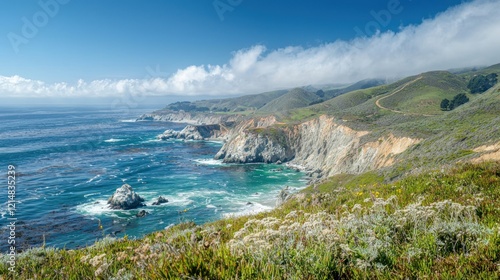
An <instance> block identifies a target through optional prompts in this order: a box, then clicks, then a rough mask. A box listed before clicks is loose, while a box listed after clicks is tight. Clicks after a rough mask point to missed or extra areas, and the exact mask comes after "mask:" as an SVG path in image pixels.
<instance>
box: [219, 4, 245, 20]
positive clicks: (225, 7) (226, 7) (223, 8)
mask: <svg viewBox="0 0 500 280" xmlns="http://www.w3.org/2000/svg"><path fill="white" fill-rule="evenodd" d="M241 3H243V0H214V2H212V5H213V6H214V9H215V12H217V15H218V16H219V19H220V21H224V14H225V13H226V12H232V11H234V8H236V7H238V6H239V5H241Z"/></svg>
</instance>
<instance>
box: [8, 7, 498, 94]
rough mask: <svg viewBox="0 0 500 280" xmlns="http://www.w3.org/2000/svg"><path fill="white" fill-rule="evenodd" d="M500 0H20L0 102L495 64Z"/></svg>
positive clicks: (264, 85) (227, 88)
mask: <svg viewBox="0 0 500 280" xmlns="http://www.w3.org/2000/svg"><path fill="white" fill-rule="evenodd" d="M499 10H500V1H498V0H495V1H494V0H471V1H458V0H455V1H452V0H442V1H417V0H345V1H344V0H340V1H332V0H311V1H291V0H287V1H285V0H275V1H269V0H169V1H162V0H150V1H139V0H107V1H102V0H39V1H32V0H16V1H2V3H1V4H0V102H3V103H5V102H7V101H9V100H14V99H22V98H28V99H29V100H37V101H39V100H49V99H50V100H58V101H59V102H63V101H64V100H71V99H78V98H79V99H82V98H84V99H89V98H90V99H99V98H116V97H125V96H129V97H130V96H132V97H138V96H140V97H143V96H155V97H162V96H163V97H165V96H166V97H171V98H177V99H182V98H185V99H189V98H190V99H193V98H197V97H199V96H228V95H242V94H252V93H259V92H265V91H270V90H275V89H283V88H292V87H297V86H305V85H318V84H338V83H353V82H356V81H359V80H362V79H367V78H385V79H394V78H398V77H404V76H409V75H415V74H419V73H421V72H425V71H431V70H446V69H451V68H460V67H468V66H487V65H491V64H496V63H500V51H499V47H500V36H498V34H500V17H499V16H498V11H499Z"/></svg>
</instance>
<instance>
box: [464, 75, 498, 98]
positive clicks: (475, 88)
mask: <svg viewBox="0 0 500 280" xmlns="http://www.w3.org/2000/svg"><path fill="white" fill-rule="evenodd" d="M497 78H498V75H497V74H496V73H491V74H489V75H486V76H485V75H477V76H475V77H474V78H472V79H471V80H470V82H469V84H468V85H467V88H468V89H470V92H471V93H473V94H474V93H483V92H485V91H487V90H488V89H490V88H491V87H493V86H494V85H495V84H496V83H497V81H498V79H497Z"/></svg>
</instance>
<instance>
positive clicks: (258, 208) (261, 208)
mask: <svg viewBox="0 0 500 280" xmlns="http://www.w3.org/2000/svg"><path fill="white" fill-rule="evenodd" d="M272 209H273V207H271V206H267V205H263V204H260V203H256V202H255V203H252V204H251V205H245V206H243V207H241V208H240V210H238V211H234V212H231V213H224V214H223V215H222V216H223V217H224V218H229V217H240V216H245V215H254V214H257V213H261V212H265V211H270V210H272Z"/></svg>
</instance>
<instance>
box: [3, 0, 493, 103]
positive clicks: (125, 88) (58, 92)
mask: <svg viewBox="0 0 500 280" xmlns="http://www.w3.org/2000/svg"><path fill="white" fill-rule="evenodd" d="M498 11H500V1H494V0H476V1H473V2H469V3H465V4H462V5H459V6H457V7H454V8H451V9H449V10H447V11H446V12H443V13H441V14H439V15H437V16H436V17H435V18H433V19H428V20H425V21H423V22H422V23H421V24H419V25H416V26H407V27H404V28H401V29H400V30H399V31H398V32H384V33H379V34H376V35H374V36H372V37H369V38H368V37H364V38H356V39H354V40H352V41H336V42H332V43H328V44H324V45H320V46H317V47H311V48H302V47H295V46H289V47H285V48H282V49H276V50H270V51H267V50H266V48H265V47H264V46H262V45H256V46H253V47H250V48H248V49H243V50H239V51H236V52H235V53H234V54H233V57H232V59H231V60H230V61H229V62H228V63H226V64H223V65H208V66H205V65H199V66H196V65H192V66H189V67H186V68H184V69H179V70H178V71H177V72H176V73H174V74H173V75H171V76H170V77H168V78H151V79H125V80H108V79H105V80H95V81H91V82H85V81H83V80H79V81H78V82H77V83H75V84H68V83H53V84H47V83H44V82H42V81H36V80H30V79H26V78H22V77H19V76H12V77H4V76H0V96H113V95H123V94H127V93H129V94H151V95H163V94H179V95H197V94H214V95H215V94H240V93H258V92H262V91H266V90H272V89H276V88H289V87H294V86H301V85H308V84H322V83H342V82H355V81H357V80H361V79H365V78H394V77H403V76H407V75H413V74H418V73H421V72H425V71H430V70H440V69H441V70H442V69H449V68H458V67H465V66H475V65H489V64H494V63H499V62H500V51H499V49H498V48H499V46H500V36H498V34H500V17H499V16H498ZM404 12H411V11H404ZM353 32H354V31H353Z"/></svg>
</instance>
